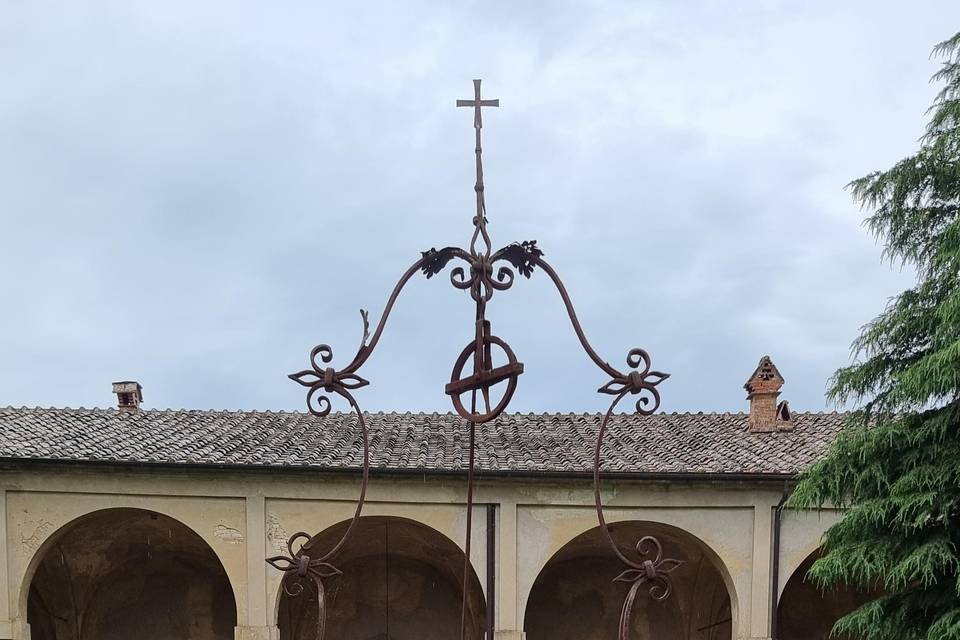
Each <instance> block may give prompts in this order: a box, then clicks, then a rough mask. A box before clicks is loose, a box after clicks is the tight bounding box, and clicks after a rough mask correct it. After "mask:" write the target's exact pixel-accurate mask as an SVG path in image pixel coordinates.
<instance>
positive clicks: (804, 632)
mask: <svg viewBox="0 0 960 640" xmlns="http://www.w3.org/2000/svg"><path fill="white" fill-rule="evenodd" d="M820 556H821V549H820V548H817V549H816V550H815V551H814V552H813V553H811V554H810V555H809V556H807V558H806V559H805V560H804V561H803V562H801V563H800V565H799V566H798V567H797V568H796V570H795V571H794V572H793V573H792V574H791V575H790V577H789V578H788V579H787V582H786V584H785V585H784V588H783V593H782V594H780V600H779V601H778V603H777V637H778V638H780V639H781V640H826V639H827V638H829V637H830V630H831V629H832V628H833V625H834V623H836V621H837V620H839V619H840V618H841V617H843V616H845V615H846V614H848V613H850V612H851V611H853V610H854V609H856V608H857V607H859V606H860V605H862V604H864V603H866V602H868V601H869V600H872V599H874V598H876V597H878V596H880V595H881V590H880V589H858V588H856V587H851V586H841V587H833V588H830V589H827V590H823V589H821V588H820V587H818V586H817V585H816V584H815V583H814V582H813V581H812V580H811V579H810V578H809V577H808V574H809V571H810V567H811V566H812V565H813V563H814V562H816V561H817V559H818V558H819V557H820Z"/></svg>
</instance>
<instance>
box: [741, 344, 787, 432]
mask: <svg viewBox="0 0 960 640" xmlns="http://www.w3.org/2000/svg"><path fill="white" fill-rule="evenodd" d="M783 383H784V380H783V376H781V375H780V371H778V370H777V365H775V364H773V361H772V360H771V359H770V356H763V357H762V358H760V364H758V365H757V368H756V370H755V371H754V372H753V375H751V376H750V379H749V380H747V383H746V384H745V385H743V388H744V389H746V390H747V400H749V401H750V432H751V433H769V432H772V431H792V430H793V416H792V415H791V413H790V407H789V406H788V405H787V402H786V401H783V402H780V403H777V397H778V396H779V395H780V387H782V386H783Z"/></svg>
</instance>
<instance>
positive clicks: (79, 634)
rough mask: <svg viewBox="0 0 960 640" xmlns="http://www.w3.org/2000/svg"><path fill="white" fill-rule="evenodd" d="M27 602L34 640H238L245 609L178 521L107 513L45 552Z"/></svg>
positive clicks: (216, 563)
mask: <svg viewBox="0 0 960 640" xmlns="http://www.w3.org/2000/svg"><path fill="white" fill-rule="evenodd" d="M40 554H41V555H40V558H39V562H38V564H37V566H36V571H35V572H34V574H33V578H32V579H31V581H30V588H29V593H28V595H27V622H28V623H29V624H30V637H31V638H32V640H82V639H87V638H93V639H95V640H112V639H114V638H115V639H117V640H121V639H126V638H137V639H138V640H168V639H169V638H191V639H192V640H231V639H232V638H233V635H234V627H235V626H236V621H237V610H236V602H235V600H234V595H233V590H232V589H231V587H230V581H229V579H228V578H227V574H226V572H225V571H224V569H223V565H221V564H220V560H219V559H218V558H217V556H216V554H215V553H214V552H213V550H212V549H210V547H209V546H208V545H207V543H206V542H204V541H203V539H202V538H200V536H198V535H197V534H196V533H195V532H193V531H192V530H191V529H189V528H188V527H187V526H185V525H183V524H182V523H180V522H178V521H176V520H174V519H173V518H170V517H168V516H165V515H162V514H159V513H154V512H152V511H145V510H142V509H106V510H103V511H97V512H95V513H92V514H89V515H87V516H84V517H82V518H78V519H77V520H75V521H73V522H71V523H70V524H68V525H66V526H65V527H63V528H62V529H61V530H60V531H58V532H57V534H56V535H55V536H54V537H53V538H51V540H50V541H48V543H47V544H45V545H44V547H43V548H42V549H41V551H40Z"/></svg>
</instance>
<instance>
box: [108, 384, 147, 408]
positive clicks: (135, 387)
mask: <svg viewBox="0 0 960 640" xmlns="http://www.w3.org/2000/svg"><path fill="white" fill-rule="evenodd" d="M113 392H114V393H115V394H117V408H118V409H119V410H120V411H137V410H138V409H139V408H140V403H141V402H143V387H141V386H140V383H139V382H136V381H135V380H123V381H121V382H114V383H113Z"/></svg>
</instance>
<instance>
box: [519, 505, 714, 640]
mask: <svg viewBox="0 0 960 640" xmlns="http://www.w3.org/2000/svg"><path fill="white" fill-rule="evenodd" d="M608 526H609V529H610V532H611V534H612V535H613V539H614V540H615V541H616V542H617V544H618V545H619V546H620V548H621V550H622V551H623V553H624V555H626V556H627V557H628V558H637V557H638V556H637V553H636V551H635V545H636V544H637V542H638V541H639V540H640V538H641V537H643V536H645V535H652V536H656V537H657V538H658V539H659V540H660V543H661V544H662V545H663V554H664V557H666V558H675V559H677V560H682V561H683V564H682V565H680V566H679V567H678V568H676V569H675V570H673V571H672V572H671V573H670V576H671V578H672V581H673V593H672V594H671V595H670V596H669V597H668V598H667V599H666V600H663V601H656V600H653V599H652V598H650V597H649V595H648V592H647V591H646V590H641V591H640V593H639V594H638V595H637V599H636V604H635V605H634V608H633V615H632V616H631V617H632V620H631V623H630V637H631V638H632V639H633V640H659V639H661V638H689V639H691V640H730V639H731V638H732V636H733V622H732V618H733V614H732V610H733V607H732V606H731V599H730V592H729V590H728V587H727V584H728V583H729V580H728V578H727V576H726V574H725V573H724V571H723V569H722V568H721V566H720V562H719V559H717V558H716V555H715V554H713V552H712V551H710V550H709V549H708V548H707V547H706V545H705V544H703V542H701V541H700V540H698V539H697V538H695V537H694V536H693V535H691V534H689V533H687V532H685V531H682V530H680V529H677V528H674V527H670V526H667V525H663V524H657V523H652V522H618V523H615V524H612V525H608ZM625 569H627V567H625V566H624V565H623V563H622V562H621V561H620V560H619V559H618V558H617V557H616V556H615V555H614V554H613V552H612V551H611V549H610V547H609V543H608V542H607V539H606V537H605V536H604V535H603V532H602V531H601V530H600V527H594V528H593V529H591V530H589V531H587V532H585V533H582V534H581V535H579V536H577V537H576V538H574V539H573V540H571V541H570V542H568V543H567V544H566V545H564V546H563V548H561V549H560V550H559V551H558V552H557V553H556V554H554V556H553V557H552V558H550V560H549V561H548V562H547V564H546V565H545V566H544V568H543V570H542V571H541V572H540V575H539V576H537V579H536V581H535V582H534V584H533V588H532V589H531V592H530V597H529V599H528V600H527V610H526V614H525V617H524V631H526V633H527V640H609V639H610V638H616V637H617V630H618V626H619V623H620V612H621V608H622V606H623V601H624V599H625V597H626V595H627V591H628V590H629V588H630V585H629V584H625V583H623V582H614V581H613V579H614V578H616V577H617V576H618V575H620V573H621V572H623V571H624V570H625Z"/></svg>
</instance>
